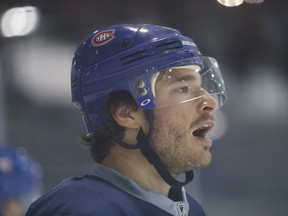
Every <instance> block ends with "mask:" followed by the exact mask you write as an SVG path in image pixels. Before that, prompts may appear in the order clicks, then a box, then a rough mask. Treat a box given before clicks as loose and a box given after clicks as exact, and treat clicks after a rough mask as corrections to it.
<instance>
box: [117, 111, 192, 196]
mask: <svg viewBox="0 0 288 216" xmlns="http://www.w3.org/2000/svg"><path fill="white" fill-rule="evenodd" d="M145 116H146V119H147V120H148V122H149V125H150V129H149V133H148V136H146V135H145V134H144V131H143V129H142V128H140V130H139V132H138V135H137V144H134V145H129V144H127V143H124V142H123V141H121V140H119V139H117V140H115V141H116V142H117V143H118V144H119V145H120V146H122V147H124V148H127V149H138V148H139V149H140V150H141V153H142V154H143V155H144V157H146V159H147V160H148V161H149V162H150V163H151V164H152V165H153V166H154V168H155V169H156V170H157V172H158V173H159V175H160V176H161V177H162V179H163V180H164V181H165V182H166V183H167V184H169V185H170V186H171V188H170V191H169V194H168V197H169V198H170V199H171V200H174V201H181V200H182V187H183V186H184V185H186V184H188V183H189V182H191V181H192V180H193V177H194V175H193V170H191V171H188V172H185V181H184V182H181V181H178V180H176V179H175V178H174V177H173V176H172V175H171V173H170V172H169V171H168V170H167V168H166V166H165V165H164V164H163V162H162V161H161V159H160V158H159V156H158V155H157V154H156V152H155V151H154V150H153V148H152V146H151V144H150V141H149V140H151V135H152V131H153V111H152V110H146V111H145Z"/></svg>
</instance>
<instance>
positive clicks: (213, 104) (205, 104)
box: [199, 94, 219, 112]
mask: <svg viewBox="0 0 288 216" xmlns="http://www.w3.org/2000/svg"><path fill="white" fill-rule="evenodd" d="M218 107H219V103H218V101H217V100H216V99H215V98H214V97H213V96H212V95H210V94H205V95H203V97H202V99H201V100H200V102H199V111H200V112H212V111H214V110H216V109H217V108H218Z"/></svg>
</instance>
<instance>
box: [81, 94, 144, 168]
mask: <svg viewBox="0 0 288 216" xmlns="http://www.w3.org/2000/svg"><path fill="white" fill-rule="evenodd" d="M121 106H127V107H129V108H131V110H132V111H136V110H138V105H137V103H136V101H135V100H134V98H133V97H132V95H131V94H130V93H129V92H128V91H126V90H119V91H114V92H111V93H110V94H109V97H108V99H107V101H106V103H105V106H104V109H103V113H102V114H103V115H104V116H105V118H106V119H107V121H106V122H105V123H104V125H103V127H101V128H98V129H96V130H95V131H94V132H93V133H92V134H91V135H89V136H87V135H83V134H82V135H81V137H80V139H79V143H80V144H82V145H84V146H88V147H89V150H90V155H91V157H92V158H93V159H94V160H95V161H96V162H101V161H102V160H103V159H104V158H105V157H106V156H107V155H108V153H109V151H110V148H111V147H112V146H113V145H115V142H114V140H121V139H122V138H123V136H124V131H125V128H124V127H122V126H120V125H119V124H118V123H117V122H116V121H115V120H114V118H113V117H112V113H114V112H115V111H116V109H117V108H118V107H121Z"/></svg>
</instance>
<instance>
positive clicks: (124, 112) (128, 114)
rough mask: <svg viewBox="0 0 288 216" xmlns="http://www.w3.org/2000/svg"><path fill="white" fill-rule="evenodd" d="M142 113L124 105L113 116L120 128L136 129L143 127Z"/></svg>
mask: <svg viewBox="0 0 288 216" xmlns="http://www.w3.org/2000/svg"><path fill="white" fill-rule="evenodd" d="M140 112H141V111H140V110H136V111H135V110H132V108H131V107H129V106H127V105H122V106H119V107H117V108H116V109H115V110H114V112H112V116H113V118H114V120H115V121H116V122H117V123H118V124H119V125H120V126H122V127H125V128H131V129H136V128H140V127H141V120H142V119H141V118H142V115H141V114H140Z"/></svg>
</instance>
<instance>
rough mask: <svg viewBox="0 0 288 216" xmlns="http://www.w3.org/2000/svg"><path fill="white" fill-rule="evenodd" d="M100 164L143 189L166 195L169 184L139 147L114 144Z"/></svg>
mask: <svg viewBox="0 0 288 216" xmlns="http://www.w3.org/2000/svg"><path fill="white" fill-rule="evenodd" d="M102 164H103V165H105V166H107V167H110V168H112V169H114V170H116V171H117V172H119V173H121V174H122V175H124V176H127V177H128V178H130V179H132V180H134V181H135V182H136V183H138V184H139V185H140V186H142V187H143V188H145V189H148V190H150V191H153V192H156V193H160V194H163V195H165V196H168V192H169V190H170V185H168V184H167V183H166V182H165V181H164V180H163V179H162V178H161V176H160V175H159V174H158V172H157V171H156V170H155V168H154V166H153V165H152V164H150V163H149V162H148V161H147V159H146V158H145V157H144V156H143V155H142V153H141V151H140V150H139V149H133V150H131V149H126V148H123V147H121V146H119V145H114V146H113V147H112V148H111V149H110V153H109V155H108V156H107V157H106V158H105V159H104V160H103V161H102Z"/></svg>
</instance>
